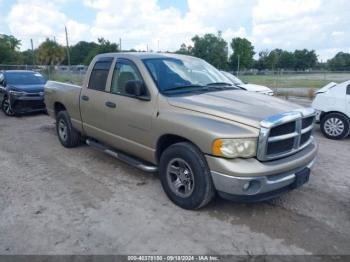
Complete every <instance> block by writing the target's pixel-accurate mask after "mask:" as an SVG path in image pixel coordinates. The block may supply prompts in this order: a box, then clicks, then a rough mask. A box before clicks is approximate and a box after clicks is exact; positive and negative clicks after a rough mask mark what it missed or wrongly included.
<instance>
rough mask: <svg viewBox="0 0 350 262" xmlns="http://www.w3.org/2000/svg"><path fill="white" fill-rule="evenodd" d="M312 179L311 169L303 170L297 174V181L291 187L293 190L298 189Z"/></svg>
mask: <svg viewBox="0 0 350 262" xmlns="http://www.w3.org/2000/svg"><path fill="white" fill-rule="evenodd" d="M309 178H310V169H309V168H304V169H303V170H301V171H299V172H297V173H295V180H294V182H293V184H292V185H291V186H292V188H298V187H301V186H302V185H304V184H305V183H307V182H308V181H309Z"/></svg>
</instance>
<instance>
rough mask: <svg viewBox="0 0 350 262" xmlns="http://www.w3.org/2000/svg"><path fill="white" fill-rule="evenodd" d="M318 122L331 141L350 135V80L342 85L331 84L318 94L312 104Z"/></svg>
mask: <svg viewBox="0 0 350 262" xmlns="http://www.w3.org/2000/svg"><path fill="white" fill-rule="evenodd" d="M312 107H313V108H314V109H316V112H317V115H316V122H320V124H321V131H322V133H323V134H324V135H325V136H326V137H327V138H330V139H343V138H345V137H347V136H348V135H349V133H350V80H349V81H346V82H343V83H341V84H336V83H329V84H328V85H326V86H324V87H323V88H321V89H320V90H318V91H317V92H316V97H315V99H314V101H313V102H312Z"/></svg>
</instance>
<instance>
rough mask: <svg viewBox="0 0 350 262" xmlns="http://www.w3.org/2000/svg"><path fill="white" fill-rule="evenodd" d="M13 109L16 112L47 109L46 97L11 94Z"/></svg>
mask: <svg viewBox="0 0 350 262" xmlns="http://www.w3.org/2000/svg"><path fill="white" fill-rule="evenodd" d="M10 104H11V109H12V110H13V112H15V113H16V114H21V113H30V112H39V111H44V110H45V104H44V97H42V96H39V97H26V96H21V97H17V96H10Z"/></svg>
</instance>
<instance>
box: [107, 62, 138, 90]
mask: <svg viewBox="0 0 350 262" xmlns="http://www.w3.org/2000/svg"><path fill="white" fill-rule="evenodd" d="M133 80H139V81H141V80H142V78H141V76H140V73H139V71H138V70H137V68H136V66H135V65H134V64H133V63H131V62H129V61H118V62H117V63H116V65H115V68H114V72H113V78H112V86H111V93H113V94H120V95H126V92H125V86H126V83H127V82H128V81H133Z"/></svg>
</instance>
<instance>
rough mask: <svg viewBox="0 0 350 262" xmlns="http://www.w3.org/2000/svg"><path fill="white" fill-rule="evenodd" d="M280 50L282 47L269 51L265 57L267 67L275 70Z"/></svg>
mask: <svg viewBox="0 0 350 262" xmlns="http://www.w3.org/2000/svg"><path fill="white" fill-rule="evenodd" d="M282 52H283V51H282V49H274V50H272V51H271V52H270V53H269V55H268V57H267V68H269V69H271V70H275V69H276V68H277V67H278V64H279V61H280V57H281V54H282Z"/></svg>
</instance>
